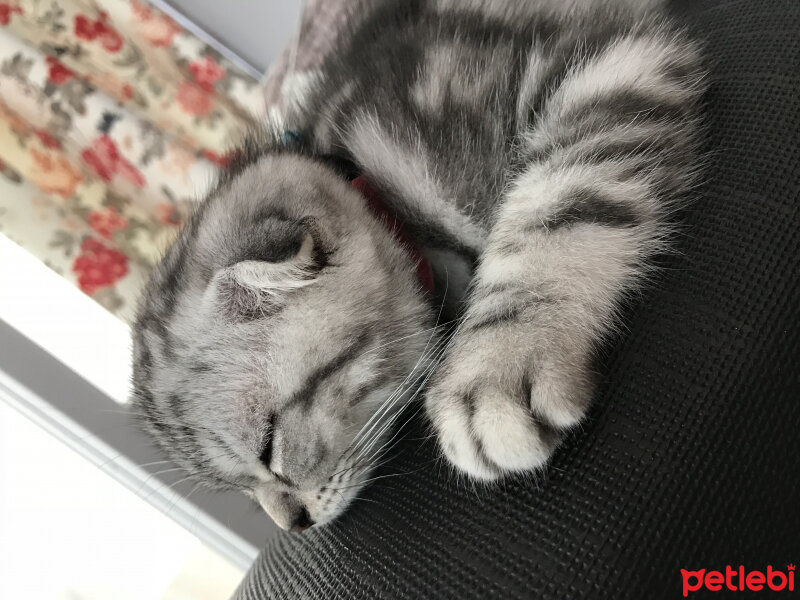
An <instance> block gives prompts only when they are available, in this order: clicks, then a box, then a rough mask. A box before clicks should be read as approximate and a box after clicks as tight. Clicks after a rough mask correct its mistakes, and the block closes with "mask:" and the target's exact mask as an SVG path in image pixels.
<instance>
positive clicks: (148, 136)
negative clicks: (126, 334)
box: [0, 0, 266, 320]
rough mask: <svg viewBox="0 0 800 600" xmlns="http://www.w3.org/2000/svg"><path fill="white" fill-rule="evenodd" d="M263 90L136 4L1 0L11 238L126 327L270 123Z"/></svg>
mask: <svg viewBox="0 0 800 600" xmlns="http://www.w3.org/2000/svg"><path fill="white" fill-rule="evenodd" d="M265 114H266V113H265V104H264V95H263V92H262V90H261V89H260V87H259V86H258V82H256V81H255V80H253V79H252V78H251V77H250V76H249V75H247V74H246V73H244V72H243V71H241V70H239V69H238V68H237V67H236V66H235V65H233V64H231V63H230V62H228V61H226V60H225V59H223V58H222V57H221V56H220V55H219V53H218V52H216V51H215V50H214V49H212V48H210V47H209V46H207V45H206V44H204V43H203V42H201V41H200V40H198V39H197V38H195V37H194V36H193V35H191V34H190V33H188V32H187V31H185V30H183V29H182V28H181V27H180V26H179V25H178V24H176V23H175V22H174V21H173V20H172V19H170V18H169V17H168V16H166V15H165V14H163V13H161V12H159V11H158V10H156V9H155V8H153V7H152V6H148V5H147V4H143V3H141V2H138V1H136V0H67V1H64V0H59V1H57V2H56V1H54V0H15V1H13V0H12V1H10V2H6V1H3V0H0V233H3V234H4V235H6V236H8V237H9V238H10V239H12V240H14V241H16V242H17V243H19V244H20V245H22V246H23V247H25V248H26V249H28V250H29V251H30V252H32V253H33V254H35V255H36V256H38V257H39V258H40V259H41V260H42V261H44V262H45V263H46V264H47V265H48V266H50V267H51V268H53V269H54V270H56V271H57V272H59V273H60V274H61V275H63V276H64V277H66V278H67V279H69V280H71V281H73V282H74V283H75V284H76V285H78V286H79V287H80V288H81V289H82V290H83V291H84V292H85V293H87V294H89V295H90V296H92V297H93V298H94V299H96V300H97V301H98V302H100V303H102V304H103V305H104V306H106V307H107V308H108V309H109V310H111V311H113V312H115V313H116V314H118V315H119V316H120V317H121V318H124V319H126V320H127V319H130V317H131V316H132V312H133V308H134V304H135V300H136V297H137V296H138V292H139V289H140V287H141V285H142V283H143V281H144V278H145V276H146V274H147V272H148V270H149V269H150V268H151V267H152V265H153V264H154V262H155V261H156V260H157V259H158V257H159V256H160V254H161V252H162V251H163V249H164V247H165V246H166V245H167V243H168V241H169V239H170V238H171V237H172V236H174V234H175V232H176V231H177V228H178V227H179V226H180V224H181V222H182V220H183V219H184V218H185V216H186V214H187V212H188V210H189V209H190V206H191V203H192V202H193V201H194V200H195V199H196V198H198V197H201V196H202V195H203V194H204V192H205V191H206V189H207V187H208V185H209V184H210V183H211V182H212V181H213V180H214V177H215V175H216V171H217V170H218V169H220V168H224V164H225V155H226V152H227V151H229V150H230V149H231V148H232V147H233V146H234V145H235V144H236V141H237V140H238V139H239V137H240V136H241V134H242V132H243V131H244V130H245V129H247V128H248V127H250V126H252V125H253V124H254V122H255V121H257V120H259V119H263V118H265Z"/></svg>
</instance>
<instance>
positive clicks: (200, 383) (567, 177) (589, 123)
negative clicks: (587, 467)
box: [134, 0, 703, 527]
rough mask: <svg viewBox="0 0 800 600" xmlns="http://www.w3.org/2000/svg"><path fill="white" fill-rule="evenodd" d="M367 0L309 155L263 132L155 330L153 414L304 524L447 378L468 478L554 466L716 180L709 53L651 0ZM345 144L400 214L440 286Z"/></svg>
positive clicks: (196, 225)
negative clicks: (657, 258) (690, 209)
mask: <svg viewBox="0 0 800 600" xmlns="http://www.w3.org/2000/svg"><path fill="white" fill-rule="evenodd" d="M364 6H365V7H369V10H364V11H363V12H364V14H365V15H366V16H362V17H360V18H359V19H356V18H353V19H352V22H353V27H352V30H351V31H349V32H347V33H346V34H345V35H344V36H343V37H342V40H341V43H340V47H339V48H338V50H337V51H336V52H335V53H334V54H333V55H332V56H331V58H330V59H329V61H328V62H327V64H326V65H325V67H324V74H325V76H324V77H323V78H321V80H320V82H319V83H318V85H317V89H316V91H315V94H314V95H313V97H312V98H311V100H310V101H309V102H307V103H306V104H305V105H304V106H303V107H298V108H297V109H296V111H295V112H294V113H293V114H291V115H290V116H289V117H288V126H289V127H290V128H294V129H297V130H298V131H300V132H301V133H302V143H301V144H298V145H297V146H296V147H293V148H290V149H286V148H281V147H280V145H279V144H278V143H277V136H276V135H274V134H264V135H262V136H260V137H259V138H254V140H255V141H251V142H250V143H248V145H247V146H246V148H245V152H243V153H242V155H241V157H240V160H239V161H238V163H237V164H236V166H235V168H234V169H233V170H232V172H231V173H230V174H229V175H228V176H227V177H226V178H225V180H223V181H221V182H220V184H219V185H218V186H217V189H216V190H215V192H214V193H212V195H211V196H210V197H209V198H208V199H206V201H205V202H204V203H203V204H202V205H201V206H200V208H199V210H198V212H197V214H196V215H195V217H194V218H193V219H192V221H191V222H190V223H189V224H188V226H187V227H186V228H185V229H184V231H183V232H182V235H181V237H180V239H179V240H178V241H177V242H176V244H175V245H174V246H173V247H172V248H171V249H170V251H169V252H168V253H167V255H166V257H165V259H164V262H163V264H162V265H161V267H160V268H159V269H158V270H157V272H156V273H155V275H154V277H153V279H152V281H151V283H150V286H149V287H148V291H147V294H146V297H145V299H144V301H143V303H142V309H141V311H140V316H139V320H138V323H137V327H136V335H135V342H136V343H135V358H136V373H135V381H134V383H135V398H136V401H137V405H138V406H139V407H140V408H141V410H142V412H143V414H144V417H145V419H144V420H145V423H146V425H147V427H148V428H149V429H150V430H151V431H152V432H153V434H154V435H155V436H156V438H157V439H159V440H160V441H161V443H162V445H163V446H164V447H165V448H166V449H167V450H168V451H170V452H171V453H172V454H173V455H174V456H175V457H176V458H177V459H178V460H179V461H181V463H182V464H183V465H184V466H186V468H187V469H189V470H190V471H191V472H193V473H196V474H197V475H198V476H201V477H202V478H204V479H205V480H210V481H215V482H216V483H218V484H220V485H230V486H234V487H239V488H241V489H245V490H246V491H248V492H250V493H252V494H254V496H255V497H256V498H257V499H258V500H259V501H260V502H261V504H262V505H263V506H264V507H265V509H266V510H267V511H268V512H269V513H270V514H271V515H272V516H273V518H275V520H276V521H277V522H278V523H279V524H281V525H283V526H285V527H291V526H292V525H293V524H297V522H298V520H297V519H298V515H302V516H303V517H304V518H303V519H301V520H305V521H309V520H310V521H316V522H324V521H326V520H329V519H330V518H332V517H333V516H335V515H336V514H338V513H339V512H341V510H342V509H343V508H344V506H345V505H346V503H347V501H349V499H350V498H352V496H353V495H354V494H355V493H356V491H357V489H358V487H359V486H360V485H361V484H363V483H364V481H366V479H367V476H368V473H369V467H370V466H371V465H372V463H373V462H374V458H375V457H376V456H378V451H379V450H380V449H381V448H382V447H383V446H384V445H385V443H386V440H387V439H390V438H389V437H388V436H389V435H390V434H389V431H390V428H389V427H388V425H389V424H390V423H391V420H392V419H393V417H394V415H396V414H397V408H399V406H400V405H402V403H404V402H406V401H407V400H408V399H409V398H410V397H412V396H413V395H414V393H415V390H416V389H417V388H418V387H419V386H420V385H422V384H423V383H425V382H427V378H428V377H430V382H429V385H427V392H426V408H427V411H428V414H429V416H430V418H431V421H432V423H433V426H434V428H435V430H436V432H437V434H438V437H439V441H440V445H441V448H442V450H443V452H444V454H445V455H446V456H447V457H448V459H449V460H450V461H451V462H452V463H453V464H454V465H455V466H456V467H458V468H459V469H460V470H462V471H464V472H466V473H468V474H469V475H471V476H473V477H475V478H480V479H487V480H493V479H496V478H498V477H500V476H502V475H504V474H506V473H512V472H518V471H527V470H530V469H535V468H538V467H541V466H542V465H544V464H545V462H546V461H547V459H548V457H549V456H550V454H551V453H552V451H553V449H554V448H555V446H556V445H557V443H558V441H559V440H560V439H561V437H562V436H563V433H564V432H565V431H566V430H568V429H569V428H571V427H573V426H574V425H575V424H576V423H578V422H579V421H580V420H581V419H582V418H583V416H584V414H585V412H586V409H587V406H588V404H589V402H590V400H591V396H592V377H591V368H590V363H591V360H592V357H593V354H594V352H595V350H596V348H597V346H598V345H599V344H600V343H601V342H602V341H603V340H604V339H605V338H607V336H608V335H609V333H611V332H612V331H613V329H614V327H615V323H616V311H617V308H618V306H619V304H620V302H621V300H622V299H623V298H624V297H625V296H626V295H627V294H629V293H630V292H631V291H632V290H634V289H635V288H636V287H637V286H639V285H640V284H641V282H642V280H643V278H644V277H645V276H646V274H647V272H648V270H649V268H650V267H649V265H650V259H651V258H652V257H653V255H654V254H655V253H657V252H659V251H662V250H663V249H664V247H665V244H666V242H667V238H668V233H669V215H670V212H671V211H672V210H673V209H674V207H675V206H676V205H677V204H678V203H679V202H680V200H681V198H682V197H683V196H684V195H685V192H686V191H687V190H688V189H689V188H690V186H691V185H692V184H693V182H694V180H695V177H696V172H697V167H696V165H697V164H698V163H697V158H696V145H697V137H698V136H697V132H698V130H699V126H698V104H699V99H700V95H701V93H702V91H703V84H702V81H703V77H702V69H701V66H700V58H699V51H698V48H697V46H696V45H695V44H693V43H692V42H691V41H689V40H688V39H687V38H686V36H685V35H684V34H683V33H682V32H681V31H680V30H679V29H677V28H675V27H674V26H672V25H671V24H670V23H669V21H668V20H666V19H665V18H664V17H663V16H661V15H660V14H659V13H658V8H657V6H655V3H638V2H633V1H632V0H631V1H628V0H605V1H601V0H598V1H595V2H590V1H588V0H586V1H578V0H570V1H568V2H567V1H556V0H539V1H527V2H525V1H523V0H519V1H512V0H508V1H506V2H502V1H500V0H496V1H494V2H469V1H467V0H462V1H459V2H455V1H453V0H430V1H428V2H424V1H422V0H407V1H404V2H398V1H386V2H382V3H377V2H376V3H364ZM331 157H335V158H336V162H337V163H341V162H342V161H344V163H351V164H353V165H355V167H356V169H357V171H359V172H361V173H364V174H365V175H366V176H367V178H368V179H369V180H370V181H371V182H372V183H373V185H374V186H375V187H376V188H377V189H378V190H379V191H380V193H381V195H382V196H383V198H384V199H385V201H386V203H387V204H388V206H389V207H390V209H391V211H392V212H393V213H394V214H395V215H396V218H398V219H399V220H401V221H402V222H403V224H404V226H405V228H406V229H407V231H408V233H409V234H410V235H411V236H412V237H413V238H414V239H415V241H416V243H417V244H418V246H419V248H420V249H421V251H422V252H423V253H424V254H425V255H426V256H427V257H428V258H429V259H430V261H431V263H432V265H433V268H434V276H435V279H436V284H437V290H438V294H437V295H436V296H435V297H434V298H426V297H425V296H424V295H423V293H422V292H421V291H420V289H419V287H418V286H417V285H416V283H415V281H414V265H413V264H411V261H410V259H409V256H408V254H407V253H406V252H404V250H403V249H402V248H400V247H399V245H398V244H397V243H396V242H395V241H394V239H393V238H392V237H391V236H390V235H389V234H388V233H387V232H386V230H385V229H384V228H383V227H382V225H380V223H378V221H377V220H376V219H375V218H374V217H373V216H372V215H371V214H370V213H369V212H368V211H367V210H366V209H365V207H364V202H363V199H361V198H360V197H358V195H357V194H356V193H355V192H354V191H353V190H351V189H349V188H348V187H347V186H346V184H345V183H344V182H343V180H342V177H341V174H340V173H338V172H337V171H336V170H335V169H332V168H330V167H329V166H326V165H327V164H329V163H330V158H331ZM440 307H441V310H442V314H444V315H447V316H448V317H449V316H453V317H457V325H456V327H455V328H454V333H453V334H452V337H451V338H449V339H448V341H447V345H446V348H445V347H443V345H442V343H440V340H438V338H436V337H433V338H432V337H431V336H430V335H429V332H428V328H429V327H430V326H431V325H432V324H433V323H432V319H433V317H434V316H435V315H436V314H437V313H438V312H439V308H440ZM387 399H388V400H387ZM359 461H361V462H360V463H359ZM265 463H266V465H265ZM356 467H357V468H356ZM362 467H363V468H362ZM343 473H344V474H345V475H346V477H343V476H342V474H343ZM345 479H346V481H345V482H344V483H343V481H344V480H345ZM335 488H339V489H337V490H336V491H333V490H334V489H335ZM305 517H308V519H305Z"/></svg>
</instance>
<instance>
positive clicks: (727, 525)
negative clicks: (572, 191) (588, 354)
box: [237, 0, 800, 600]
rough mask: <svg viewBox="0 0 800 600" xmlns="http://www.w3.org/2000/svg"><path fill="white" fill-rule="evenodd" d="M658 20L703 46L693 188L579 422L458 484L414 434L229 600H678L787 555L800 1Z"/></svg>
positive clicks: (793, 445)
mask: <svg viewBox="0 0 800 600" xmlns="http://www.w3.org/2000/svg"><path fill="white" fill-rule="evenodd" d="M675 9H676V10H681V11H683V12H684V13H685V17H684V18H685V20H686V22H687V23H688V24H689V25H690V27H691V28H692V29H693V30H694V31H695V32H696V33H697V35H698V36H699V37H701V38H703V39H705V40H706V42H707V54H708V57H709V60H710V70H711V89H710V92H709V94H708V96H707V102H708V134H709V135H708V138H709V139H708V143H707V146H708V151H709V164H708V167H707V169H706V171H705V179H706V183H705V184H704V185H703V187H702V189H700V190H698V193H697V199H696V201H695V202H694V204H693V205H692V207H691V208H689V209H687V210H685V211H684V212H683V213H682V214H681V215H680V220H681V223H682V224H683V230H682V233H681V235H680V238H679V240H678V242H677V248H678V250H679V253H676V254H675V255H673V256H669V257H666V258H664V259H663V260H662V261H661V263H662V267H663V269H662V270H661V274H660V276H659V277H658V278H657V280H656V281H655V282H654V284H653V285H652V286H651V287H650V288H649V289H648V290H647V291H646V292H645V293H644V294H643V296H642V297H641V298H639V299H637V300H636V302H634V303H631V305H630V306H629V307H628V309H627V310H626V313H625V317H626V319H625V321H626V325H627V329H626V332H625V333H624V334H623V335H622V336H621V337H620V338H618V339H617V340H616V341H615V343H614V344H612V345H611V346H610V348H609V350H608V351H607V353H606V354H605V355H604V356H602V357H600V359H599V364H598V370H599V372H600V373H602V374H603V383H602V385H601V387H600V390H599V392H598V395H597V400H596V404H595V407H594V410H593V411H592V412H591V416H590V419H589V421H588V422H587V423H586V424H585V426H584V428H583V429H582V431H579V432H576V433H575V435H573V436H572V437H571V438H570V440H569V441H568V443H567V444H566V446H565V447H564V448H563V449H562V450H560V451H559V452H558V453H557V454H556V456H555V459H554V460H553V462H552V466H551V467H550V468H549V470H548V471H547V473H546V474H545V475H540V476H538V477H537V478H536V479H535V480H532V479H530V478H529V479H527V480H518V481H509V482H507V483H505V484H503V485H501V486H500V487H498V488H495V489H485V488H477V489H476V488H474V487H473V486H471V485H469V484H466V483H465V482H464V481H461V482H460V483H459V482H458V481H456V480H455V478H454V477H452V476H451V474H450V473H449V470H448V468H447V467H445V466H443V465H442V463H441V462H438V461H437V459H436V452H435V447H434V444H433V443H432V442H431V441H430V440H424V439H422V438H424V437H425V436H426V435H427V433H426V430H425V428H424V424H421V423H415V424H413V425H412V426H411V427H410V431H409V432H408V434H407V435H406V436H405V439H404V442H403V444H402V448H401V450H400V453H399V455H398V456H397V457H396V458H395V459H394V460H392V462H391V463H390V464H388V465H387V466H386V467H385V469H384V470H383V472H385V473H406V474H405V475H403V476H400V477H390V478H386V479H384V480H381V481H379V482H377V483H376V484H374V485H373V486H372V487H371V488H369V489H368V490H367V491H366V492H365V494H364V499H365V500H364V501H362V502H356V504H355V505H354V506H353V507H352V508H351V510H349V512H348V513H347V514H346V515H345V516H344V517H343V518H342V519H341V520H339V521H337V522H335V523H334V524H332V525H331V526H329V527H326V528H322V529H319V530H313V529H312V530H310V531H308V532H306V533H304V534H302V535H297V534H288V533H287V534H284V535H280V536H278V537H277V538H276V539H274V540H271V541H270V542H269V543H268V544H267V547H266V548H265V549H264V551H263V552H262V554H261V556H260V558H259V559H258V561H257V562H256V564H255V565H254V566H253V568H252V569H251V571H250V573H249V574H248V576H247V578H246V579H245V581H244V582H243V584H242V586H241V588H240V589H239V592H238V595H237V599H238V600H256V599H258V600H262V599H267V598H270V599H283V598H315V599H326V600H328V599H332V598H347V599H350V598H358V599H374V598H490V597H498V598H532V597H535V598H615V599H620V598H630V599H635V600H640V599H642V598H661V597H663V598H676V597H681V591H682V587H681V574H680V569H681V568H687V569H700V568H709V569H723V570H724V568H725V565H728V564H731V565H734V566H738V565H739V564H744V565H746V566H747V567H748V569H762V570H763V569H765V568H766V565H768V564H772V565H773V566H774V567H775V568H782V569H784V570H785V569H786V564H787V563H788V562H789V561H794V562H797V561H798V560H800V554H798V552H799V551H800V546H798V541H799V540H800V510H799V507H800V469H798V464H799V463H800V366H798V354H800V353H799V352H798V350H799V349H800V327H799V326H798V322H799V321H798V317H800V308H799V307H800V283H799V282H798V277H799V276H800V209H799V208H798V204H799V203H800V160H798V159H799V158H800V149H799V148H798V132H800V99H798V92H800V35H799V34H800V4H798V3H797V0H783V1H781V0H758V1H753V0H727V1H725V0H685V1H683V2H680V3H675ZM698 595H699V594H698ZM738 596H739V595H737V597H738ZM741 596H744V595H741Z"/></svg>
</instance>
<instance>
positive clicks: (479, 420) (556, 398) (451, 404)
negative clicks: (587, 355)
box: [426, 334, 592, 481]
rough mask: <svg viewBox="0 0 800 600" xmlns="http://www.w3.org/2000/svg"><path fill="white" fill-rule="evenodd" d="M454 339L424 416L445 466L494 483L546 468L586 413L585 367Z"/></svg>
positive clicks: (499, 340) (505, 343) (497, 339)
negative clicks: (557, 449)
mask: <svg viewBox="0 0 800 600" xmlns="http://www.w3.org/2000/svg"><path fill="white" fill-rule="evenodd" d="M462 337H464V338H466V339H458V340H456V343H455V344H454V347H453V348H452V351H451V352H450V354H449V355H448V357H447V359H446V360H445V362H444V364H443V365H442V367H441V368H440V369H439V370H438V371H437V373H436V374H435V376H434V379H433V384H432V385H431V386H430V387H429V389H428V393H427V399H426V408H427V412H428V415H429V417H430V419H431V421H432V423H433V426H434V428H435V429H436V432H437V434H438V439H439V444H440V446H441V448H442V451H443V452H444V454H445V456H446V457H447V459H448V460H449V461H450V462H451V463H452V464H453V465H454V466H456V467H457V468H458V469H459V470H461V471H463V472H465V473H466V474H468V475H470V476H471V477H474V478H476V479H482V480H488V481H492V480H495V479H498V478H499V477H501V476H503V475H505V474H509V473H515V472H524V471H531V470H535V469H538V468H541V467H542V466H544V464H545V463H546V462H547V460H548V459H549V457H550V455H551V454H552V453H553V450H555V448H556V447H557V445H558V443H559V442H560V440H561V439H562V437H563V435H564V433H565V432H566V430H568V429H569V428H571V427H573V426H574V425H575V424H576V423H578V422H579V421H580V420H581V418H582V417H583V416H584V414H585V412H586V407H587V404H588V401H589V398H590V395H591V388H592V386H591V378H590V377H589V372H588V369H587V368H586V367H585V365H584V363H583V361H576V360H563V358H564V357H563V355H562V356H561V358H560V359H555V360H554V358H555V357H549V358H543V359H540V360H536V359H535V358H533V357H531V356H525V353H524V352H519V348H516V350H517V352H516V353H515V348H514V345H513V343H511V340H506V339H504V338H503V336H497V335H496V334H495V335H488V336H484V335H480V334H478V335H467V336H462Z"/></svg>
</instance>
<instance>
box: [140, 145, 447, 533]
mask: <svg viewBox="0 0 800 600" xmlns="http://www.w3.org/2000/svg"><path fill="white" fill-rule="evenodd" d="M430 321H431V310H430V307H429V303H428V302H427V300H426V298H425V295H424V293H423V291H422V290H421V288H420V285H419V282H418V279H417V276H416V269H415V265H414V263H413V261H412V259H411V257H410V256H409V254H408V252H406V251H405V249H404V248H403V247H402V246H401V245H400V244H399V243H398V242H397V240H396V239H395V238H394V237H393V236H392V234H391V233H389V232H388V231H387V229H386V227H385V226H384V225H383V224H382V223H380V222H379V219H378V218H376V216H375V215H373V214H372V213H371V212H370V210H369V209H368V207H367V205H366V202H365V199H364V198H363V197H362V196H361V194H359V193H358V192H357V191H356V190H354V189H353V188H352V187H350V186H349V185H348V184H347V182H346V181H345V180H344V179H343V178H341V177H340V176H339V175H338V174H336V173H335V172H334V171H332V170H331V169H329V168H327V167H326V166H324V165H322V164H321V163H319V162H317V161H315V160H313V159H310V158H306V157H303V156H301V155H298V154H295V153H289V152H278V153H267V154H265V155H263V156H260V157H259V158H257V159H256V160H253V161H251V162H249V163H248V164H247V165H246V166H244V167H243V168H241V169H240V170H239V171H238V172H237V173H236V174H235V175H233V176H230V177H228V178H227V179H226V180H225V181H224V182H222V183H221V184H220V185H218V186H217V189H216V190H215V191H213V192H212V193H211V194H210V196H209V197H208V198H207V199H206V200H205V201H204V202H203V203H202V204H201V205H200V206H199V208H198V210H197V211H196V213H195V214H194V215H193V216H192V218H191V219H190V220H189V222H188V223H187V225H186V226H185V227H184V228H183V229H182V231H181V233H180V235H179V238H178V239H177V241H176V242H175V243H174V244H173V245H172V247H171V248H170V249H169V250H168V251H167V253H166V255H165V257H164V259H163V261H162V263H161V264H160V265H159V266H158V268H157V269H156V270H155V272H154V274H153V276H152V278H151V280H150V282H149V284H148V286H147V289H146V292H145V294H144V298H143V300H142V303H141V306H140V310H139V313H138V318H137V321H136V323H135V326H134V381H133V400H134V404H135V406H136V407H137V409H138V411H139V412H140V413H141V415H142V417H143V421H144V424H145V427H146V429H148V430H149V431H150V432H151V433H152V434H153V435H154V436H155V437H156V439H157V440H158V442H159V443H160V445H161V446H162V447H163V448H164V449H165V450H166V451H167V452H168V453H169V454H170V455H171V456H172V458H173V459H174V460H176V461H177V462H178V463H179V464H180V465H181V466H183V467H184V468H185V469H187V470H188V471H189V472H190V473H191V474H193V475H194V476H195V477H196V478H198V479H199V480H201V481H203V482H206V483H208V484H210V485H212V486H217V487H228V488H238V489H240V490H242V491H244V492H246V493H248V494H250V495H251V496H252V497H254V498H255V499H256V500H258V502H259V503H260V504H261V505H262V506H263V507H264V509H265V510H266V512H267V513H269V515H270V516H271V517H272V518H273V519H274V520H275V522H276V523H277V524H278V525H280V526H281V527H283V528H286V529H303V528H305V527H306V526H308V525H310V524H313V523H323V522H325V521H328V520H330V519H332V518H333V517H335V516H336V515H337V514H339V513H340V512H341V511H342V510H343V508H344V507H345V506H346V504H347V503H348V501H349V500H350V499H351V498H353V497H354V496H355V495H356V493H357V492H358V489H359V488H360V487H361V485H362V484H363V483H364V482H365V480H366V479H367V478H368V476H369V470H370V469H369V467H370V464H371V462H372V461H373V460H374V458H375V456H376V453H377V451H378V450H379V449H380V448H381V446H382V445H383V444H384V443H385V441H386V439H387V437H386V436H387V435H388V433H387V432H388V428H387V427H386V425H387V424H388V421H389V420H390V419H391V417H392V416H393V415H395V414H396V411H397V409H398V408H399V406H401V405H402V404H403V402H404V401H405V400H406V399H407V398H408V396H409V395H410V394H411V393H412V390H413V388H414V387H415V384H416V383H419V381H418V379H419V375H420V374H421V373H422V372H423V369H424V366H425V362H426V360H425V355H426V346H427V345H428V344H429V343H431V342H430V336H429V335H428V334H427V333H425V330H426V329H428V328H429V327H430V326H431V325H432V323H431V322H430Z"/></svg>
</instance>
